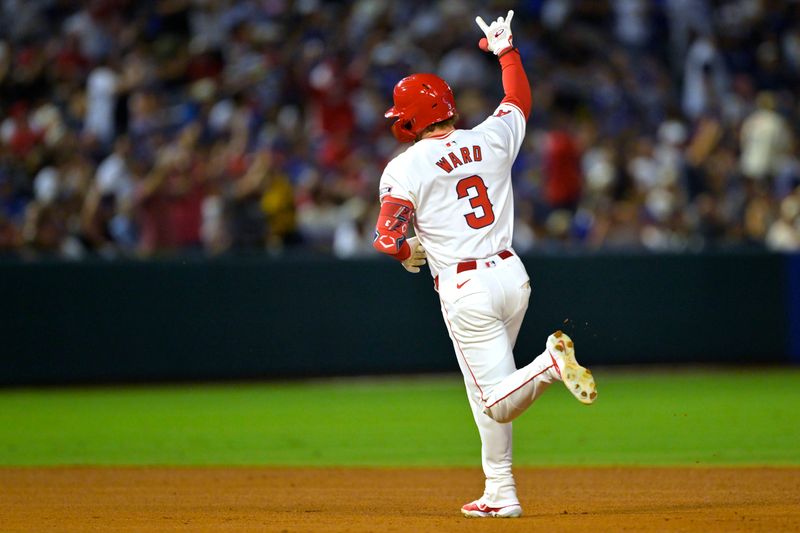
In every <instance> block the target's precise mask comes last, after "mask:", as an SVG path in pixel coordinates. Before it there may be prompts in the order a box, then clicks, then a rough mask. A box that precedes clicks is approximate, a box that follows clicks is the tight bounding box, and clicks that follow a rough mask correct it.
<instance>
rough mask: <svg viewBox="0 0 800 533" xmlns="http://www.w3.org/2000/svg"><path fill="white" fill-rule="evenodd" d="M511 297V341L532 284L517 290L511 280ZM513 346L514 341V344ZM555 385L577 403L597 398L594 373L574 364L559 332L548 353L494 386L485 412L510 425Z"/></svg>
mask: <svg viewBox="0 0 800 533" xmlns="http://www.w3.org/2000/svg"><path fill="white" fill-rule="evenodd" d="M509 283H510V284H512V285H511V286H510V287H508V288H507V289H508V290H509V291H510V294H514V293H516V294H518V299H517V300H516V301H515V300H514V298H509V297H507V298H506V301H507V302H510V304H511V305H512V306H516V307H515V308H512V309H510V310H509V315H508V316H509V318H508V319H507V320H506V330H507V331H508V336H509V338H510V339H513V340H516V337H517V333H518V332H519V328H520V326H521V324H522V319H523V317H524V314H525V311H526V309H527V306H528V300H529V297H530V284H529V283H526V284H523V285H522V286H521V287H519V288H517V287H515V285H516V284H518V280H513V279H511V280H510V281H509V282H507V283H506V284H507V285H508V284H509ZM512 345H513V341H512ZM554 381H562V382H563V383H564V385H565V386H566V387H567V389H568V390H569V391H570V392H571V393H572V394H573V395H574V396H575V397H576V398H577V399H578V401H580V402H582V403H585V404H590V403H592V402H593V401H594V399H595V398H596V396H597V389H596V386H595V383H594V378H593V377H592V373H591V372H590V371H589V370H587V369H586V368H584V367H582V366H580V365H579V364H578V363H577V361H576V360H575V347H574V343H573V342H572V339H570V338H569V337H568V336H567V335H566V334H563V333H561V332H560V331H558V332H556V333H554V334H553V335H550V336H549V337H548V339H547V342H546V345H545V350H544V351H543V352H542V353H541V354H539V356H537V357H536V358H535V359H534V360H533V361H532V362H531V363H530V364H528V365H526V366H524V367H522V368H520V369H519V370H517V371H515V372H513V373H511V374H509V375H508V376H507V377H506V378H505V379H503V381H501V382H500V383H498V384H497V385H496V386H494V387H493V388H492V390H491V392H490V393H489V395H488V396H487V397H486V402H485V412H486V414H487V415H488V416H490V417H491V418H493V419H494V420H497V421H499V422H510V421H511V420H514V419H515V418H516V417H518V416H519V415H520V414H522V413H523V412H525V410H526V409H527V408H528V407H530V406H531V404H532V403H533V402H534V401H536V399H537V398H538V397H539V396H541V395H542V393H543V392H544V391H545V390H546V389H547V387H549V386H550V384H551V383H553V382H554Z"/></svg>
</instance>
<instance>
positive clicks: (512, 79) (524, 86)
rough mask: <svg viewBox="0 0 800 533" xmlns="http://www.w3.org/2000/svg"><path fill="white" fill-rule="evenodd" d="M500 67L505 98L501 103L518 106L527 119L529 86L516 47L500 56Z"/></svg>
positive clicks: (531, 101) (530, 101) (529, 106)
mask: <svg viewBox="0 0 800 533" xmlns="http://www.w3.org/2000/svg"><path fill="white" fill-rule="evenodd" d="M500 67H501V69H502V75H503V91H505V94H506V95H505V98H503V101H502V103H509V104H514V105H515V106H517V107H519V108H520V110H521V111H522V113H523V114H524V115H525V118H526V119H527V118H528V116H530V114H531V105H532V103H533V100H532V98H531V86H530V83H529V82H528V76H527V75H526V74H525V68H524V67H523V66H522V58H521V57H520V55H519V51H518V50H517V49H516V48H512V49H511V50H509V51H508V52H505V53H503V54H502V55H501V56H500Z"/></svg>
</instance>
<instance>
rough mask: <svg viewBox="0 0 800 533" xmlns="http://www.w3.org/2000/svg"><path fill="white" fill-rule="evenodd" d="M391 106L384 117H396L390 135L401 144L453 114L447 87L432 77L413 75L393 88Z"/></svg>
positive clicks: (452, 105)
mask: <svg viewBox="0 0 800 533" xmlns="http://www.w3.org/2000/svg"><path fill="white" fill-rule="evenodd" d="M393 96H394V105H393V106H392V107H390V108H389V109H388V110H387V111H386V113H385V114H384V116H385V117H386V118H396V119H397V120H396V121H395V123H394V124H392V133H393V134H394V136H395V138H396V139H397V140H398V141H400V142H401V143H406V142H411V141H413V140H414V139H416V138H417V135H419V134H420V133H421V132H422V130H424V129H425V128H427V127H428V126H430V125H431V124H436V123H437V122H441V121H442V120H446V119H448V118H450V117H452V116H453V115H455V114H456V102H455V99H454V98H453V91H452V90H451V89H450V86H449V85H447V83H446V82H445V81H444V80H443V79H442V78H440V77H439V76H436V75H434V74H412V75H411V76H408V77H406V78H403V79H402V80H400V81H399V82H397V85H395V86H394V95H393Z"/></svg>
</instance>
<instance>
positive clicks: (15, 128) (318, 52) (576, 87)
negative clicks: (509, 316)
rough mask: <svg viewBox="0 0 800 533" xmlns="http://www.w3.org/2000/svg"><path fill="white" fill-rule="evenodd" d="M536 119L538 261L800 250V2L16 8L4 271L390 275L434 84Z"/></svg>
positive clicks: (529, 162) (466, 120)
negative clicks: (420, 105)
mask: <svg viewBox="0 0 800 533" xmlns="http://www.w3.org/2000/svg"><path fill="white" fill-rule="evenodd" d="M509 8H513V9H515V11H516V15H515V17H514V26H513V30H514V42H515V44H516V45H517V46H518V47H519V48H520V51H521V53H522V57H523V61H524V63H525V65H526V69H527V72H528V75H529V78H530V81H531V85H532V89H533V95H534V109H533V113H532V116H531V120H530V122H529V126H528V128H529V129H528V135H527V138H526V141H525V144H524V145H523V148H522V150H521V152H520V155H519V157H518V159H517V162H516V164H515V167H514V171H513V179H514V182H515V193H516V204H515V207H516V216H517V223H516V230H515V242H514V246H515V247H516V249H517V250H518V251H520V252H525V251H529V250H535V249H544V250H546V249H562V248H579V249H599V248H604V249H609V248H611V249H648V250H655V251H683V250H689V251H695V250H704V249H716V248H725V247H733V246H752V247H766V248H769V249H773V250H786V251H789V250H800V160H798V149H797V148H798V146H797V141H796V136H797V133H798V131H797V130H798V124H800V122H799V120H800V83H798V82H799V81H800V3H798V2H795V1H790V0H785V1H781V0H730V1H712V0H538V1H537V0H532V1H528V2H520V3H519V5H516V3H513V2H505V1H492V2H478V1H464V2H461V1H460V2H453V1H450V0H433V1H426V2H423V1H402V2H401V1H396V2H386V1H380V0H355V1H353V2H324V1H321V0H295V1H290V0H239V1H235V0H84V1H81V0H0V255H2V254H13V255H21V256H23V257H34V258H35V257H48V256H60V257H67V258H81V257H88V256H101V257H109V258H113V257H148V256H153V255H167V254H175V253H192V252H197V253H201V254H208V255H217V254H226V253H239V252H248V251H256V252H265V251H266V252H268V253H273V254H280V253H283V252H285V251H289V250H302V251H305V250H313V251H321V252H323V253H332V254H334V255H336V256H338V257H353V256H360V255H364V254H370V253H372V247H371V242H372V234H373V224H374V221H375V219H376V208H377V184H378V180H379V179H380V175H381V171H382V169H383V166H384V165H385V164H386V162H387V161H388V160H389V159H391V158H392V157H393V156H394V155H395V154H396V153H397V151H398V150H399V149H402V147H401V146H399V145H398V143H397V142H396V141H395V140H394V138H393V137H392V136H391V134H390V131H389V127H388V126H389V124H388V122H387V121H386V120H385V119H384V118H383V112H384V110H385V109H386V108H387V107H389V105H390V99H391V92H392V87H393V86H394V84H395V83H396V82H397V81H398V80H399V79H400V78H402V77H403V76H405V75H407V74H410V73H411V72H419V71H422V72H436V73H438V74H439V75H440V76H442V77H443V78H445V79H446V80H447V81H448V82H449V83H450V84H451V86H452V88H453V90H454V92H455V95H456V101H457V104H458V108H459V113H460V117H461V118H460V123H459V127H464V128H468V127H472V126H474V125H476V124H477V123H479V122H481V121H482V120H483V119H484V118H485V117H486V116H487V115H488V114H489V113H491V112H492V111H493V109H494V107H495V106H496V105H497V103H498V102H499V100H500V98H501V97H502V87H501V83H500V74H499V69H498V67H497V62H496V59H495V58H494V57H493V56H491V55H489V54H485V53H483V52H481V51H480V50H479V49H478V48H477V46H476V43H477V40H478V38H479V37H480V36H481V34H480V31H479V30H478V28H477V26H476V25H475V23H474V17H475V15H477V14H481V15H482V16H483V17H484V18H488V17H494V16H499V15H501V14H505V11H506V10H507V9H509Z"/></svg>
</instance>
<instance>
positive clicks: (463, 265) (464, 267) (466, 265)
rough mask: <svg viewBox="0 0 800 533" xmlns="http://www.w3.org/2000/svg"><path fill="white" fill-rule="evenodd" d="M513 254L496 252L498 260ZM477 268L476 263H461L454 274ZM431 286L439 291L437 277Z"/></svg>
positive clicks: (474, 261)
mask: <svg viewBox="0 0 800 533" xmlns="http://www.w3.org/2000/svg"><path fill="white" fill-rule="evenodd" d="M513 255H514V254H512V253H511V252H509V251H508V250H503V251H502V252H498V254H497V256H498V257H499V258H500V259H503V260H506V259H508V258H509V257H513ZM476 268H478V261H476V260H473V261H462V262H460V263H458V265H456V274H461V273H462V272H467V271H469V270H475V269H476ZM433 285H434V286H435V287H436V290H439V276H436V277H435V278H433Z"/></svg>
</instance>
